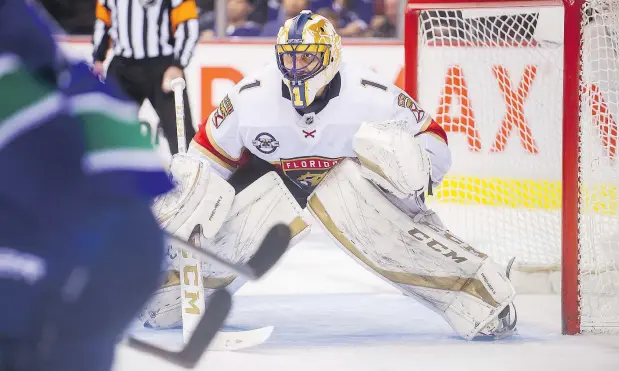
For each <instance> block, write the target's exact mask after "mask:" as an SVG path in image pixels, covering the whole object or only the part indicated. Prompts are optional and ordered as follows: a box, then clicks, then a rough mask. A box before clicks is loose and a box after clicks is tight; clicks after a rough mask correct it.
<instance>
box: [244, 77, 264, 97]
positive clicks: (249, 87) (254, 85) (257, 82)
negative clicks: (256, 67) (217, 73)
mask: <svg viewBox="0 0 619 371" xmlns="http://www.w3.org/2000/svg"><path fill="white" fill-rule="evenodd" d="M260 84H261V83H260V80H256V81H254V82H250V83H249V84H245V85H243V86H241V87H240V88H239V94H240V93H241V92H242V91H243V90H247V89H251V88H257V87H259V86H260Z"/></svg>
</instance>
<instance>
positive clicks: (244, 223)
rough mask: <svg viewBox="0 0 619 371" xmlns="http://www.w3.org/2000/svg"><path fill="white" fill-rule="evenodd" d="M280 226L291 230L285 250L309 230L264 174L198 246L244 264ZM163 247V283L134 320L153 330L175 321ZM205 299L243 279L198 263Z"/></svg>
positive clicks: (174, 261) (176, 292)
mask: <svg viewBox="0 0 619 371" xmlns="http://www.w3.org/2000/svg"><path fill="white" fill-rule="evenodd" d="M278 223H285V224H288V225H289V226H290V228H291V234H292V236H293V239H292V241H291V243H290V246H293V245H294V244H296V243H298V242H299V241H300V240H301V239H302V238H304V237H305V236H306V235H307V234H308V233H309V231H310V227H309V223H308V222H307V221H306V220H305V219H304V217H303V216H302V210H301V207H300V206H299V204H298V203H297V201H296V200H295V199H294V197H293V196H292V194H290V191H288V188H287V187H286V185H285V184H284V182H283V181H282V179H281V178H280V177H279V175H277V173H275V172H269V173H267V174H265V175H264V176H262V177H261V178H259V179H258V180H256V181H255V182H254V183H252V184H251V185H250V186H248V187H247V188H245V189H244V190H243V191H242V192H241V193H239V194H238V195H237V196H236V197H235V198H234V202H233V203H232V207H231V209H230V212H229V213H228V219H227V220H226V221H225V222H224V223H223V225H222V227H221V228H220V230H219V231H218V232H217V234H216V235H215V236H213V237H212V238H204V237H203V238H201V246H202V247H203V248H205V249H207V250H209V251H211V252H213V253H215V254H217V256H219V257H220V258H222V259H224V260H227V261H230V262H233V263H246V262H247V261H248V260H249V259H250V258H251V257H252V256H253V255H254V254H255V253H256V250H257V249H258V247H259V245H260V242H261V241H262V240H263V239H264V237H265V236H266V234H267V232H268V231H269V230H270V229H271V227H273V226H274V225H275V224H278ZM169 243H170V247H169V248H168V251H169V254H168V257H169V258H168V263H169V267H168V270H169V271H170V272H168V282H167V284H166V285H164V287H162V288H161V289H160V290H159V291H158V292H157V293H156V294H155V296H154V297H153V298H152V299H151V301H150V302H149V304H148V305H147V307H146V308H145V310H144V312H143V313H142V315H141V316H140V318H141V319H142V320H143V321H147V322H148V323H149V324H150V325H151V326H152V327H155V328H168V327H171V326H175V325H178V324H179V323H180V322H181V311H180V308H181V307H180V296H181V295H180V280H179V279H175V278H174V277H178V275H179V273H178V271H179V255H178V254H176V253H175V252H176V251H178V250H177V248H176V247H175V246H174V244H173V241H169ZM202 274H203V282H204V291H205V297H207V298H208V296H209V295H210V294H211V293H212V292H214V290H216V289H218V288H223V287H225V288H226V289H227V290H228V291H229V292H231V293H234V292H235V291H236V290H238V289H239V288H240V287H241V286H242V285H243V284H244V283H245V281H244V279H242V278H240V277H236V276H235V275H233V274H231V273H229V272H226V271H225V270H223V269H221V268H219V267H218V266H217V265H215V264H212V263H210V262H202Z"/></svg>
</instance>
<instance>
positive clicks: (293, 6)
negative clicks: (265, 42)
mask: <svg viewBox="0 0 619 371" xmlns="http://www.w3.org/2000/svg"><path fill="white" fill-rule="evenodd" d="M305 9H309V0H282V4H281V9H280V12H279V16H278V18H277V19H275V20H273V21H270V22H267V23H266V24H265V25H264V27H263V28H262V33H261V34H260V36H265V37H275V36H277V33H278V32H279V29H280V28H281V27H282V26H283V25H284V22H285V21H286V20H287V19H290V18H293V17H296V16H297V15H299V13H301V11H302V10H305Z"/></svg>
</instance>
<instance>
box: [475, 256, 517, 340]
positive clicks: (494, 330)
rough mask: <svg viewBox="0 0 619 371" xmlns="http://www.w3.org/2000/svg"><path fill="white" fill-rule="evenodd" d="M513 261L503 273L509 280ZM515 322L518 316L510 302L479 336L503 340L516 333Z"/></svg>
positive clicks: (512, 260)
mask: <svg viewBox="0 0 619 371" xmlns="http://www.w3.org/2000/svg"><path fill="white" fill-rule="evenodd" d="M514 260H516V258H512V259H511V260H510V261H509V263H508V264H507V270H506V272H505V275H506V276H507V278H509V275H510V273H511V269H512V265H513V264H514ZM517 322H518V314H517V313H516V306H515V305H514V303H513V302H512V303H510V304H509V305H508V306H506V307H505V308H504V309H503V310H502V311H501V313H499V316H498V317H497V318H496V319H495V320H494V321H492V322H490V324H488V326H486V327H485V328H484V329H483V330H482V331H481V332H480V334H481V335H485V336H492V337H494V339H495V340H499V339H504V338H507V337H510V336H512V335H515V334H517V333H518V329H516V323H517Z"/></svg>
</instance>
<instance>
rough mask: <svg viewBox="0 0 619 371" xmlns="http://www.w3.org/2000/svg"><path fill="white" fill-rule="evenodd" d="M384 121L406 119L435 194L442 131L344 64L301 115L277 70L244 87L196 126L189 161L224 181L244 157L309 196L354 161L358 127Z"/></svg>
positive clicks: (367, 73) (442, 164)
mask: <svg viewBox="0 0 619 371" xmlns="http://www.w3.org/2000/svg"><path fill="white" fill-rule="evenodd" d="M389 119H406V120H407V121H408V122H409V123H410V125H411V126H412V128H413V132H414V133H418V134H423V135H421V136H420V138H423V139H424V141H425V144H426V148H427V149H428V152H429V154H430V158H431V161H432V183H433V185H434V186H436V185H437V184H438V183H439V182H440V181H441V180H442V178H443V176H444V175H445V173H446V172H447V171H448V170H449V167H450V166H451V154H450V151H449V148H448V146H447V135H446V134H445V131H444V130H443V129H442V128H441V127H440V126H439V125H438V124H437V123H436V122H434V120H432V118H431V117H429V115H428V114H427V113H426V112H425V111H423V110H422V109H421V108H420V107H419V106H418V105H417V103H416V102H415V101H413V100H412V99H411V98H410V97H409V96H408V95H407V94H406V93H405V92H404V91H402V90H401V89H399V88H398V87H396V86H395V85H393V84H391V83H388V82H384V81H382V79H381V78H380V77H379V76H378V75H377V74H376V73H374V72H372V71H371V70H369V69H365V68H361V67H357V66H353V65H350V64H346V63H342V65H341V68H340V72H339V73H338V74H337V75H336V77H335V78H334V79H333V80H332V82H331V83H330V84H329V87H328V90H327V91H326V93H325V94H324V95H323V97H322V98H317V100H316V101H315V102H313V103H312V105H310V107H308V109H306V110H305V111H302V112H300V111H297V110H296V109H295V108H293V106H292V104H291V102H290V95H289V91H288V88H287V87H286V86H285V85H284V84H283V82H282V76H281V73H280V71H279V70H278V68H277V66H276V65H275V64H271V65H268V66H266V67H264V68H263V69H261V70H260V71H259V72H258V73H256V74H254V75H252V76H249V77H247V78H245V79H243V80H242V81H241V82H239V83H238V84H237V85H236V86H235V87H234V88H233V89H232V90H231V91H230V92H229V94H228V95H227V96H226V97H225V98H224V99H223V100H222V101H221V103H220V104H219V106H218V107H217V109H216V110H215V111H213V112H212V113H211V115H210V116H209V118H208V119H207V120H206V121H205V122H204V123H202V125H200V127H199V130H198V133H197V134H196V136H195V137H194V140H193V142H192V144H191V149H190V153H194V154H196V153H200V154H202V155H203V156H206V157H207V158H208V159H209V160H210V162H211V163H212V165H213V168H215V169H216V170H217V171H218V173H220V175H222V176H223V177H224V178H226V179H227V178H229V177H230V176H231V174H232V173H233V172H234V170H235V169H236V168H238V167H241V166H243V164H244V162H245V160H246V157H247V155H248V151H249V152H251V153H253V154H255V155H256V156H257V157H259V158H261V159H263V160H265V161H268V162H270V163H271V164H273V165H275V166H276V167H279V168H280V169H281V170H282V171H283V173H284V174H285V175H286V176H287V177H289V178H290V179H291V180H292V181H293V182H294V183H296V184H297V185H298V186H299V187H301V188H302V189H304V190H306V191H308V192H310V191H311V190H312V189H313V188H315V187H316V186H317V185H318V183H319V182H320V181H321V180H322V179H323V178H324V176H325V175H326V173H327V172H328V171H329V169H331V168H332V167H333V166H334V165H335V164H337V163H338V162H339V161H340V160H342V159H343V158H345V157H356V155H355V153H354V152H353V149H352V139H353V135H354V134H355V132H356V131H357V129H358V128H359V126H360V125H361V123H362V122H365V121H384V120H389Z"/></svg>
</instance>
